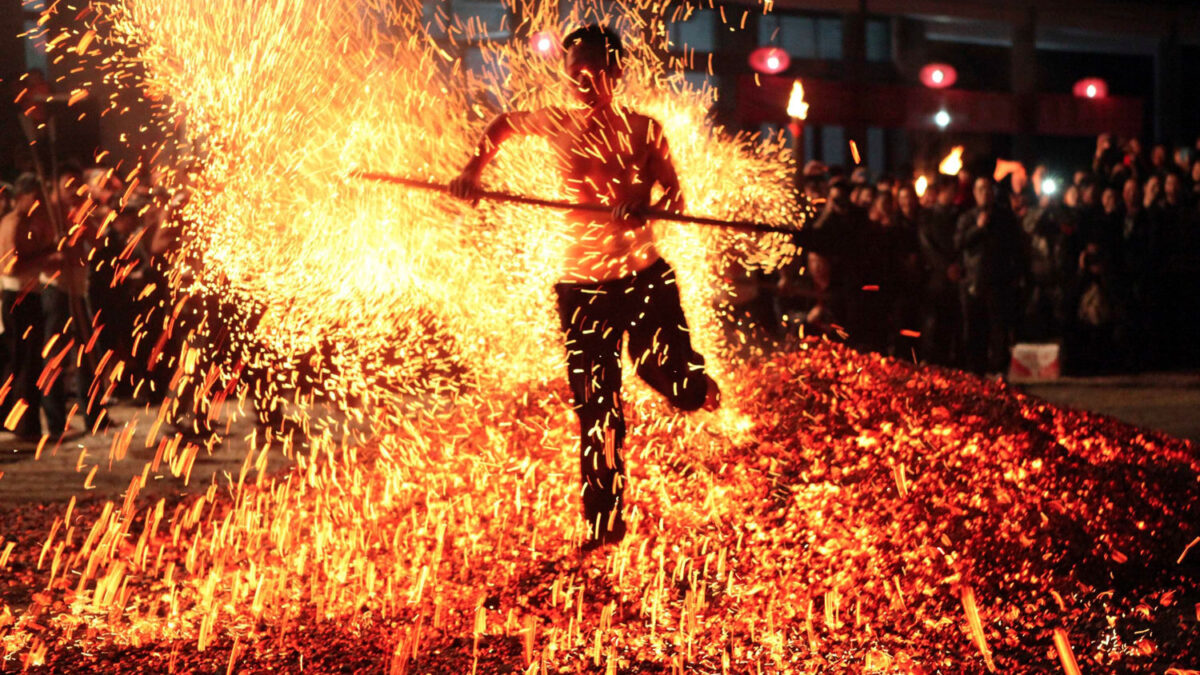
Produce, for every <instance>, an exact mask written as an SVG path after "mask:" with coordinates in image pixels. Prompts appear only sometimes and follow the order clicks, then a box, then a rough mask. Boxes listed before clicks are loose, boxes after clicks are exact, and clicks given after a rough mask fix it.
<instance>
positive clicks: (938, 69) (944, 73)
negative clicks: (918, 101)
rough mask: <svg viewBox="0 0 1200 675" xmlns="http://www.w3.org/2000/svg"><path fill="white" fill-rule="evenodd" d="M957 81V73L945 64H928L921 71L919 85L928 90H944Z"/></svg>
mask: <svg viewBox="0 0 1200 675" xmlns="http://www.w3.org/2000/svg"><path fill="white" fill-rule="evenodd" d="M957 79H958V71H957V70H955V69H954V66H950V65H947V64H945V63H930V64H927V65H926V66H925V67H924V68H922V69H921V84H923V85H925V86H926V87H929V88H930V89H945V88H946V87H949V86H952V85H953V84H954V82H955V80H957Z"/></svg>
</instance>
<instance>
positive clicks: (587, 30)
mask: <svg viewBox="0 0 1200 675" xmlns="http://www.w3.org/2000/svg"><path fill="white" fill-rule="evenodd" d="M575 45H583V46H585V47H593V48H597V49H602V50H604V53H605V54H612V55H614V56H615V57H616V58H615V59H614V61H615V62H616V64H620V63H621V60H622V59H624V58H625V47H624V46H622V45H621V36H620V35H617V33H616V32H615V31H613V30H612V29H611V28H609V27H608V26H601V25H598V24H594V23H592V24H588V25H586V26H580V27H579V28H576V29H575V30H573V31H571V32H570V33H567V36H566V37H565V38H563V42H562V46H563V51H567V50H569V49H570V48H571V47H574V46H575Z"/></svg>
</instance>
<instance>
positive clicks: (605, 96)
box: [567, 43, 621, 108]
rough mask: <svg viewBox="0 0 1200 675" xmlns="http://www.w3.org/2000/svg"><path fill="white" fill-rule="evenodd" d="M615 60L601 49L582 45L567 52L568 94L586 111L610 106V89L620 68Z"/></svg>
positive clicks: (611, 90) (577, 44) (577, 45)
mask: <svg viewBox="0 0 1200 675" xmlns="http://www.w3.org/2000/svg"><path fill="white" fill-rule="evenodd" d="M615 58H616V56H615V55H612V54H607V53H606V52H605V50H604V49H601V48H598V47H594V46H591V45H585V44H583V43H576V44H574V45H572V46H571V48H570V49H569V50H567V77H569V78H571V91H572V92H573V93H574V94H575V98H576V99H578V100H579V102H580V103H582V104H584V105H586V106H587V107H589V108H604V107H607V106H609V105H611V104H612V100H613V89H614V88H615V87H616V84H617V80H618V79H620V77H621V67H620V65H619V64H617V63H616V61H615V60H614V59H615Z"/></svg>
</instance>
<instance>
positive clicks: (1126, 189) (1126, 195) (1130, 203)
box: [1121, 178, 1142, 209]
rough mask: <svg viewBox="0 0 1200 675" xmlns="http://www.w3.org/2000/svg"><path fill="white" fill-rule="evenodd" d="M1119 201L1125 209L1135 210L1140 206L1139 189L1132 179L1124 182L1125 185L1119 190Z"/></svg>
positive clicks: (1140, 196)
mask: <svg viewBox="0 0 1200 675" xmlns="http://www.w3.org/2000/svg"><path fill="white" fill-rule="evenodd" d="M1121 199H1123V200H1124V201H1125V207H1126V208H1129V209H1136V208H1138V207H1139V206H1141V205H1142V195H1141V190H1140V189H1139V186H1138V182H1137V181H1136V180H1134V179H1132V178H1130V179H1129V180H1127V181H1125V185H1124V186H1122V188H1121Z"/></svg>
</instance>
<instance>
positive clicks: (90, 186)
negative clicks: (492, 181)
mask: <svg viewBox="0 0 1200 675" xmlns="http://www.w3.org/2000/svg"><path fill="white" fill-rule="evenodd" d="M39 168H41V167H39ZM151 178H152V177H151V176H141V175H133V176H124V177H123V176H120V175H117V174H116V173H115V171H114V169H113V168H112V167H105V166H93V167H89V168H86V169H83V168H80V167H78V166H76V165H66V166H62V167H57V169H56V171H55V175H54V176H53V177H50V176H44V175H43V177H41V178H39V177H38V175H36V174H34V173H23V174H21V175H20V176H19V177H18V178H17V179H16V180H15V181H14V182H13V183H12V184H7V183H0V283H2V284H3V303H2V306H0V325H2V327H3V334H2V336H0V337H2V344H3V349H0V382H2V383H4V384H3V389H2V390H0V397H2V398H0V420H2V421H4V423H5V430H7V431H10V432H12V433H14V434H15V435H16V436H17V439H18V440H19V441H21V442H28V443H36V442H39V441H40V440H41V439H42V438H43V437H45V438H49V439H51V440H52V442H53V439H57V438H61V437H62V436H63V435H64V434H70V433H74V431H73V429H74V428H75V426H77V425H78V426H82V428H83V429H84V430H87V431H99V430H102V429H104V428H106V427H107V426H108V425H109V423H110V422H109V419H108V417H107V415H106V406H107V404H108V402H109V401H110V400H112V399H113V398H114V397H118V396H120V397H128V398H130V399H133V398H138V399H141V400H149V401H153V400H155V399H158V400H161V397H162V395H163V393H164V390H165V389H166V379H168V377H169V373H167V372H166V370H165V368H164V367H162V366H161V364H159V363H158V362H159V361H161V359H160V358H158V357H160V356H161V355H162V354H161V351H162V347H163V340H162V338H163V326H164V322H163V321H161V320H159V321H157V323H156V322H155V320H154V319H155V313H154V312H152V311H151V310H152V309H153V308H155V307H159V306H167V305H169V303H164V302H163V299H164V297H165V296H164V294H165V293H167V290H168V284H167V280H166V278H165V269H166V267H165V265H163V264H162V263H163V261H164V260H165V256H166V254H167V253H168V249H169V248H170V247H171V245H172V241H171V236H170V235H169V228H164V227H163V224H164V220H165V218H166V214H167V212H168V209H167V204H166V195H165V194H164V193H163V192H162V191H161V190H158V189H156V188H154V187H153V180H151ZM126 181H128V183H127V182H126ZM159 318H160V319H161V317H159ZM156 325H157V330H156ZM43 414H44V419H45V426H43V423H42V422H43V420H42V417H43ZM74 419H78V420H81V422H80V423H75V424H73V423H72V420H74Z"/></svg>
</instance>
